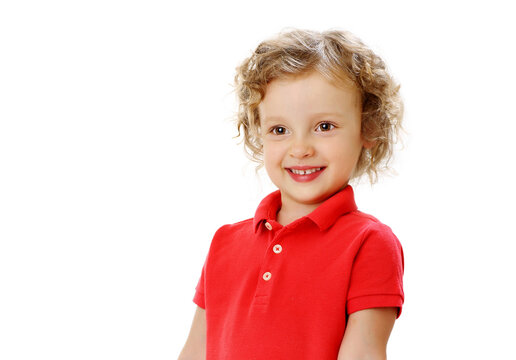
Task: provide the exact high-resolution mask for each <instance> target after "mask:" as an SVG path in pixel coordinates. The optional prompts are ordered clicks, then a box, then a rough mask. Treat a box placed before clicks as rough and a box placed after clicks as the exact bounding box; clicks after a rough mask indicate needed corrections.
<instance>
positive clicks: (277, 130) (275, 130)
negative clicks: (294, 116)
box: [272, 126, 287, 135]
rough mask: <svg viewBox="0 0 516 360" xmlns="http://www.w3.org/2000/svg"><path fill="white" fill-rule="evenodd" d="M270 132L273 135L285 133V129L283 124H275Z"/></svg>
mask: <svg viewBox="0 0 516 360" xmlns="http://www.w3.org/2000/svg"><path fill="white" fill-rule="evenodd" d="M272 133H273V134H274V135H285V134H286V133H287V129H285V128H284V127H283V126H276V127H274V128H273V129H272Z"/></svg>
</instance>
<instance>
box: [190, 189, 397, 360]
mask: <svg viewBox="0 0 516 360" xmlns="http://www.w3.org/2000/svg"><path fill="white" fill-rule="evenodd" d="M280 207H281V197H280V192H279V191H276V192H273V193H272V194H270V195H268V196H267V197H266V198H265V199H263V201H262V202H261V203H260V205H259V206H258V209H257V210H256V214H255V217H254V218H253V219H248V220H244V221H241V222H238V223H235V224H231V225H225V226H222V227H221V228H220V229H219V230H217V232H216V233H215V236H214V238H213V240H212V243H211V246H210V250H209V252H208V255H207V257H206V261H205V263H204V266H203V270H202V274H201V277H200V279H199V283H198V285H197V288H196V293H195V297H194V299H193V301H194V302H195V303H196V304H197V305H199V306H200V307H202V308H204V309H206V323H207V342H206V359H208V360H210V359H235V360H243V359H245V360H251V359H256V360H262V359H264V360H265V359H267V360H270V359H272V360H276V359H278V360H281V359H296V360H300V359H310V360H314V359H317V360H324V359H328V360H330V359H331V360H335V359H337V355H338V351H339V348H340V344H341V341H342V337H343V335H344V331H345V329H346V320H347V316H348V315H349V314H351V313H352V312H354V311H357V310H362V309H367V308H373V307H391V306H392V307H397V308H398V317H399V315H400V313H401V307H402V304H403V299H404V295H403V284H402V277H403V250H402V248H401V245H400V243H399V241H398V239H397V238H396V236H395V235H394V234H393V233H392V231H391V229H390V228H389V227H388V226H386V225H384V224H382V223H381V222H380V221H378V220H377V219H376V218H375V217H373V216H371V215H367V214H365V213H363V212H361V211H359V210H357V206H356V204H355V201H354V196H353V189H352V187H351V186H349V185H348V186H347V187H346V188H344V189H343V190H341V191H340V192H338V193H337V194H335V195H333V196H332V197H330V198H329V199H327V200H326V201H325V202H324V203H322V204H321V205H320V206H319V207H318V208H317V209H315V210H314V211H313V212H312V213H310V214H309V215H307V216H304V217H302V218H300V219H298V220H296V221H294V222H292V223H290V224H288V225H286V226H282V225H281V224H279V223H278V222H276V214H277V212H278V210H279V208H280Z"/></svg>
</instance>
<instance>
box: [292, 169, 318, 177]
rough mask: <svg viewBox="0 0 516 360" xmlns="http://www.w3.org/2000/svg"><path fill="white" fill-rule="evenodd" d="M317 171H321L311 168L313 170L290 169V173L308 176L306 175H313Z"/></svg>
mask: <svg viewBox="0 0 516 360" xmlns="http://www.w3.org/2000/svg"><path fill="white" fill-rule="evenodd" d="M319 170H321V168H313V169H307V170H296V169H290V171H292V172H293V173H294V174H296V175H308V174H311V173H314V172H316V171H319Z"/></svg>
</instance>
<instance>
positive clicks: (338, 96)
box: [259, 72, 364, 214]
mask: <svg viewBox="0 0 516 360" xmlns="http://www.w3.org/2000/svg"><path fill="white" fill-rule="evenodd" d="M259 113H260V123H261V125H260V132H261V138H262V141H263V158H264V164H265V168H266V170H267V173H268V175H269V177H270V178H271V180H272V182H273V183H274V184H275V185H276V186H277V187H278V188H279V189H280V190H281V200H282V209H294V211H295V212H299V211H300V209H304V212H305V213H306V214H308V213H309V212H311V211H312V210H313V209H315V208H316V207H317V206H318V205H320V204H321V203H322V202H323V201H325V200H326V199H327V198H329V197H330V196H332V195H333V194H335V193H336V192H338V191H339V190H341V189H343V188H344V187H345V186H346V185H347V184H348V181H349V179H350V176H351V174H352V172H353V169H354V168H355V165H356V164H357V161H358V157H359V155H360V152H361V150H362V147H363V146H364V143H363V140H362V138H361V135H360V134H361V133H360V130H361V99H360V93H359V91H358V89H356V88H355V87H354V86H352V85H347V86H344V85H343V86H342V87H336V86H335V85H333V84H332V83H331V82H329V81H328V80H326V79H325V78H324V77H323V76H322V75H321V74H319V73H318V72H310V73H308V74H303V75H301V76H295V77H294V76H292V77H289V78H287V79H276V80H273V81H271V82H270V83H269V85H268V86H267V89H266V95H265V97H264V99H263V101H262V102H261V103H260V105H259Z"/></svg>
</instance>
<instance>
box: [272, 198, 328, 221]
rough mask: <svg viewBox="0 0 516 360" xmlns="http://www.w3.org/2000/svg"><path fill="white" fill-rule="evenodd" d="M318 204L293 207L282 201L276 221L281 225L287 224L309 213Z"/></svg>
mask: <svg viewBox="0 0 516 360" xmlns="http://www.w3.org/2000/svg"><path fill="white" fill-rule="evenodd" d="M318 205H319V204H313V205H305V206H303V207H299V206H295V207H293V206H289V204H288V203H286V204H285V203H282V205H281V209H280V210H279V211H278V215H277V217H276V221H277V222H278V223H280V224H281V225H283V226H285V225H288V224H290V223H291V222H293V221H296V220H297V219H300V218H302V217H303V216H306V215H308V214H310V213H311V212H312V211H314V210H315V209H316V208H317V206H318Z"/></svg>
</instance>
